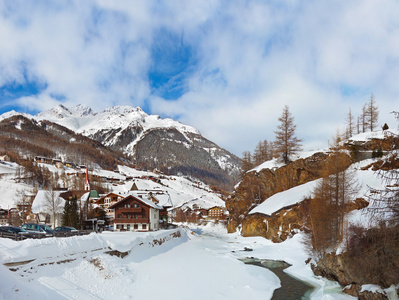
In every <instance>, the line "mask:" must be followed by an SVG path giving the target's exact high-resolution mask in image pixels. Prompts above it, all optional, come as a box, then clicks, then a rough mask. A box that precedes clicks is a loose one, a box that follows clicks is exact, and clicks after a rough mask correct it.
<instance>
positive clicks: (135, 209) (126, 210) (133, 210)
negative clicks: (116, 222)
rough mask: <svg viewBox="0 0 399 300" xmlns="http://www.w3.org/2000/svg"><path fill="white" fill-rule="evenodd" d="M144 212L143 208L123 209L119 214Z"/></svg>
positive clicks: (119, 210)
mask: <svg viewBox="0 0 399 300" xmlns="http://www.w3.org/2000/svg"><path fill="white" fill-rule="evenodd" d="M142 211H143V209H142V208H141V207H122V208H119V209H118V214H126V213H141V212H142Z"/></svg>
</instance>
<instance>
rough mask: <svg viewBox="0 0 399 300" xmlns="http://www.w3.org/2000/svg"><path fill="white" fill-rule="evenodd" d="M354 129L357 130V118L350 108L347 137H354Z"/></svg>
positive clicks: (347, 120)
mask: <svg viewBox="0 0 399 300" xmlns="http://www.w3.org/2000/svg"><path fill="white" fill-rule="evenodd" d="M354 131H355V118H354V117H353V114H352V111H351V109H350V108H349V112H348V114H347V116H346V138H347V139H349V138H350V137H352V135H353V132H354Z"/></svg>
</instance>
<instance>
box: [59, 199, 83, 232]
mask: <svg viewBox="0 0 399 300" xmlns="http://www.w3.org/2000/svg"><path fill="white" fill-rule="evenodd" d="M62 225H63V226H71V227H74V228H79V208H78V203H77V198H76V196H75V197H73V198H72V199H68V200H66V201H65V206H64V211H63V213H62Z"/></svg>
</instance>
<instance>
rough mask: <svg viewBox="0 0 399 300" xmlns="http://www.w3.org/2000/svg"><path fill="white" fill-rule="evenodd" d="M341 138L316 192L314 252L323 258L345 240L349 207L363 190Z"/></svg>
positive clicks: (312, 211)
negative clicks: (351, 166) (346, 216)
mask: <svg viewBox="0 0 399 300" xmlns="http://www.w3.org/2000/svg"><path fill="white" fill-rule="evenodd" d="M339 141H340V139H339V138H338V136H337V137H336V138H335V140H334V144H333V146H332V147H330V149H331V150H332V152H331V153H330V155H329V156H328V158H327V160H326V163H325V166H324V168H323V172H322V173H323V177H322V178H321V180H320V181H319V182H318V184H317V185H316V187H315V189H314V191H313V198H312V200H311V204H310V211H309V216H310V222H311V228H312V233H311V234H312V245H313V249H314V252H315V253H316V254H319V255H321V256H322V255H323V254H324V253H325V252H326V251H329V250H331V249H334V250H335V249H336V247H337V246H338V245H339V243H340V242H341V241H342V240H343V237H344V228H345V222H344V220H345V208H346V205H347V204H348V203H349V202H351V201H352V200H354V197H355V196H356V193H357V192H358V190H359V185H358V183H357V181H356V177H355V174H354V173H353V172H352V171H350V170H348V169H347V168H348V166H349V165H350V163H351V159H350V157H349V156H348V155H347V154H346V153H345V152H344V151H341V147H340V146H339Z"/></svg>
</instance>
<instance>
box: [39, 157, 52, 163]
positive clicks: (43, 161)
mask: <svg viewBox="0 0 399 300" xmlns="http://www.w3.org/2000/svg"><path fill="white" fill-rule="evenodd" d="M35 162H37V163H43V164H51V163H52V159H51V158H47V157H44V156H36V157H35Z"/></svg>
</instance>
